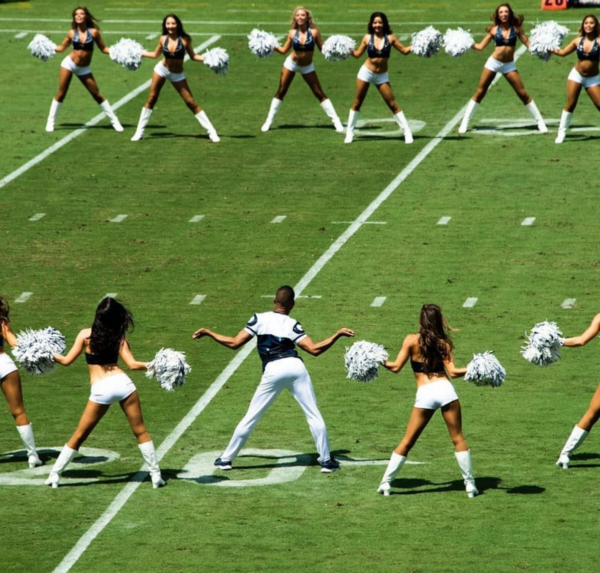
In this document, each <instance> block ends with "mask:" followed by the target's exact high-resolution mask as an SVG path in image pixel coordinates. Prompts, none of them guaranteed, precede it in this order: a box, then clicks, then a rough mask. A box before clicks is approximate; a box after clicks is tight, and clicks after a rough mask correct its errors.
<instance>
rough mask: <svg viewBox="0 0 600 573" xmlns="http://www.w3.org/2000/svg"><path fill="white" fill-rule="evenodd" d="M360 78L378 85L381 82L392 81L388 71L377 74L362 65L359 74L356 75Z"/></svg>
mask: <svg viewBox="0 0 600 573" xmlns="http://www.w3.org/2000/svg"><path fill="white" fill-rule="evenodd" d="M356 77H357V78H358V79H359V80H362V81H363V82H367V83H368V84H375V85H376V86H378V85H380V84H386V83H389V82H390V75H389V74H388V73H387V72H383V73H382V74H376V73H375V72H372V71H371V70H370V69H369V68H367V66H365V65H363V66H361V68H360V70H358V75H357V76H356Z"/></svg>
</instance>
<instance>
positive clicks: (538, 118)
mask: <svg viewBox="0 0 600 573" xmlns="http://www.w3.org/2000/svg"><path fill="white" fill-rule="evenodd" d="M525 107H526V108H527V109H528V110H529V113H530V114H531V117H533V119H535V122H536V123H537V128H538V130H539V131H540V133H548V128H547V127H546V124H545V123H544V118H543V117H542V114H541V113H540V110H539V109H538V108H537V105H535V102H534V101H533V100H531V101H530V102H529V103H528V104H527V105H526V106H525Z"/></svg>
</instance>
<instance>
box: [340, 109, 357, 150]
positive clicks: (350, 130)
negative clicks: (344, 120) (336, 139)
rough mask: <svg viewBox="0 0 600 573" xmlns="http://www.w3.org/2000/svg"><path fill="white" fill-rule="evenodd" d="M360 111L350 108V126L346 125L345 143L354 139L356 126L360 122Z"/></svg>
mask: <svg viewBox="0 0 600 573" xmlns="http://www.w3.org/2000/svg"><path fill="white" fill-rule="evenodd" d="M359 113H360V112H359V111H354V110H353V109H351V110H350V115H348V126H347V127H346V138H345V139H344V143H352V140H353V139H354V128H355V127H356V124H357V122H358V114H359Z"/></svg>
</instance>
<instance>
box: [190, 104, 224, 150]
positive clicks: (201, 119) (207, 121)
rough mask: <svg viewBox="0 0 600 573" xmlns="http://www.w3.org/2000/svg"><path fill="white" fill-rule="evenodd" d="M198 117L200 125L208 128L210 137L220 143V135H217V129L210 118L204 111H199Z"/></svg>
mask: <svg viewBox="0 0 600 573" xmlns="http://www.w3.org/2000/svg"><path fill="white" fill-rule="evenodd" d="M195 117H196V119H197V120H198V121H199V122H200V125H201V126H202V127H203V128H204V129H206V131H207V132H208V137H209V139H210V140H211V141H212V142H213V143H219V141H221V139H220V137H219V136H218V135H217V130H216V129H215V128H214V127H213V124H212V123H210V119H208V116H207V115H206V113H204V111H199V112H198V113H197V114H196V115H195Z"/></svg>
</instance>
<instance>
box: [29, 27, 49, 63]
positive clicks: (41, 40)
mask: <svg viewBox="0 0 600 573" xmlns="http://www.w3.org/2000/svg"><path fill="white" fill-rule="evenodd" d="M27 49H28V50H29V51H30V52H31V55H32V56H35V57H36V58H39V59H40V60H43V61H44V62H47V61H48V60H49V59H50V58H51V57H52V56H54V54H56V44H55V43H54V42H53V41H52V40H51V39H50V38H47V37H46V36H44V34H36V35H35V36H34V37H33V40H31V42H29V46H27Z"/></svg>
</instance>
